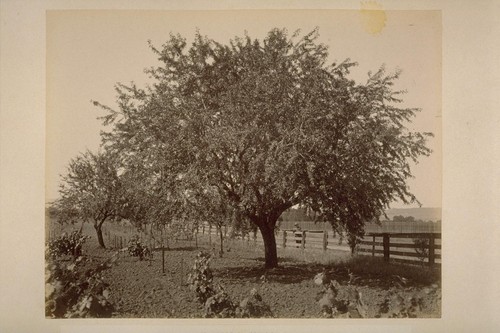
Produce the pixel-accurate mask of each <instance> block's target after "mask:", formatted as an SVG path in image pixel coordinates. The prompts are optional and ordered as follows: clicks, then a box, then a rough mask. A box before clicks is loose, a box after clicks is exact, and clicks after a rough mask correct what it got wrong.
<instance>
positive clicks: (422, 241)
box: [413, 238, 429, 263]
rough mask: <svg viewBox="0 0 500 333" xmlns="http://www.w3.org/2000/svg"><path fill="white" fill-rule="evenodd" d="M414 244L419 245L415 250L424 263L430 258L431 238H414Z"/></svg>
mask: <svg viewBox="0 0 500 333" xmlns="http://www.w3.org/2000/svg"><path fill="white" fill-rule="evenodd" d="M413 244H415V245H416V246H417V247H416V248H415V252H416V253H417V254H418V259H419V260H420V261H421V262H422V263H423V262H424V261H425V259H427V258H429V239H428V238H413Z"/></svg>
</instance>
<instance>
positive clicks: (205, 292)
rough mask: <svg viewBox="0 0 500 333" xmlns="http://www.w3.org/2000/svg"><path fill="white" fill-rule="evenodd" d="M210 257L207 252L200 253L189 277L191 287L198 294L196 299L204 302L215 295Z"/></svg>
mask: <svg viewBox="0 0 500 333" xmlns="http://www.w3.org/2000/svg"><path fill="white" fill-rule="evenodd" d="M210 258H211V255H210V254H209V253H207V252H200V253H198V255H197V256H196V259H195V261H194V266H193V268H192V271H191V273H190V274H189V275H188V279H187V282H188V284H189V287H190V288H191V290H192V291H194V292H195V294H196V299H197V300H198V301H199V302H200V303H202V304H205V302H206V301H207V299H208V298H210V297H212V296H214V295H215V289H214V286H213V274H212V270H211V269H210V265H209V263H210Z"/></svg>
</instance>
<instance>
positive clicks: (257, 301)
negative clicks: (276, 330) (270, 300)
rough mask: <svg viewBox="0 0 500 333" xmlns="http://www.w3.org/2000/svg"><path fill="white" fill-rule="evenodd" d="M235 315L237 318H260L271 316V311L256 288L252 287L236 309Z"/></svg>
mask: <svg viewBox="0 0 500 333" xmlns="http://www.w3.org/2000/svg"><path fill="white" fill-rule="evenodd" d="M236 316H237V317H239V318H262V317H272V316H273V313H272V311H271V308H270V307H269V305H268V304H266V303H265V302H264V301H263V299H262V296H261V295H260V294H259V292H258V291H257V289H255V288H253V289H252V290H251V291H250V295H249V296H248V297H246V298H244V299H243V300H242V301H241V302H240V305H239V306H238V308H237V309H236Z"/></svg>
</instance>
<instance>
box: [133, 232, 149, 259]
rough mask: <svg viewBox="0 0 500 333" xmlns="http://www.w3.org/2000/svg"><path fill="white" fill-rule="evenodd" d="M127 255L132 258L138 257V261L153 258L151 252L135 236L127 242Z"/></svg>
mask: <svg viewBox="0 0 500 333" xmlns="http://www.w3.org/2000/svg"><path fill="white" fill-rule="evenodd" d="M127 249H128V253H129V254H130V255H131V256H132V257H139V260H143V259H144V258H151V257H153V252H151V250H150V249H149V248H148V247H147V246H145V245H143V244H142V243H141V241H140V239H139V236H137V235H135V236H133V237H132V238H131V239H130V240H129V241H128V248H127Z"/></svg>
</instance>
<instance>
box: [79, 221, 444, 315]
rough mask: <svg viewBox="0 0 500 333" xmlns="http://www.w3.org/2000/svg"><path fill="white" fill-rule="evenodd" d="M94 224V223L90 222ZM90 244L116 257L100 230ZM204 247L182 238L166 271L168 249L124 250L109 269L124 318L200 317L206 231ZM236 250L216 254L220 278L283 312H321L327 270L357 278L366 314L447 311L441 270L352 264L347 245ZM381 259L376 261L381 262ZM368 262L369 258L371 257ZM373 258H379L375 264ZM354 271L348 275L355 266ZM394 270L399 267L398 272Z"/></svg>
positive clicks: (237, 296)
mask: <svg viewBox="0 0 500 333" xmlns="http://www.w3.org/2000/svg"><path fill="white" fill-rule="evenodd" d="M90 230H91V229H90ZM89 234H90V235H91V236H92V238H91V239H90V240H89V241H88V242H87V243H86V244H85V247H84V253H85V254H86V255H88V256H91V257H92V258H94V259H95V261H96V262H99V261H101V260H105V259H106V258H109V257H110V256H112V255H113V254H115V253H116V252H117V251H116V250H114V249H101V248H99V247H98V245H97V242H96V240H95V238H96V237H95V234H92V233H89ZM197 245H198V247H196V246H195V244H194V242H192V241H191V242H187V241H178V242H175V243H172V244H170V249H168V250H166V251H165V273H162V253H161V251H156V252H154V256H153V259H152V260H151V261H149V260H143V261H141V260H139V259H138V258H137V257H131V256H129V255H128V253H127V252H120V254H119V259H118V260H117V262H116V265H114V266H113V267H112V268H110V269H108V270H107V271H105V272H104V274H103V277H104V278H105V280H106V281H107V282H108V283H109V284H110V289H111V301H112V302H113V303H114V304H115V307H116V308H115V312H114V313H113V317H122V318H123V317H125V318H137V317H139V318H172V317H173V318H201V317H202V316H203V306H202V305H201V304H199V303H198V302H197V300H196V297H195V294H194V292H193V291H191V290H190V289H189V286H188V284H187V275H188V273H189V272H190V270H191V269H192V266H193V263H194V260H195V257H196V255H197V254H198V253H199V251H201V250H205V251H208V252H211V251H214V250H213V245H209V244H208V242H207V239H200V240H199V241H198V244H197ZM227 245H228V248H229V252H225V253H224V254H223V257H222V258H220V257H219V256H218V255H214V256H213V257H212V260H211V263H210V267H211V268H212V270H213V273H214V282H215V283H219V284H221V285H222V286H223V287H224V288H225V290H226V291H227V293H228V294H229V296H230V297H231V299H232V300H233V301H235V302H239V301H240V300H242V299H243V298H244V297H246V296H248V295H249V292H250V290H252V289H253V288H256V289H257V290H258V291H259V293H260V295H262V298H263V300H264V302H266V303H267V304H268V305H269V306H270V308H271V310H272V312H273V315H274V317H276V318H321V317H322V313H321V308H320V306H319V305H318V302H317V299H316V295H317V294H318V292H319V291H320V290H321V287H319V286H318V285H316V284H314V282H313V278H314V276H315V275H316V274H317V273H319V272H321V271H323V270H326V271H327V272H330V274H331V275H332V276H333V277H334V278H335V280H336V281H338V282H339V283H340V284H341V285H345V284H347V281H348V280H349V279H350V278H351V281H352V285H353V286H354V287H355V288H356V289H357V290H358V291H359V292H360V293H361V294H362V299H363V301H364V303H365V304H367V308H368V311H367V317H371V318H374V317H378V316H380V315H381V313H380V309H381V308H383V307H384V302H385V303H388V302H389V303H390V302H396V301H398V299H399V301H404V300H406V301H408V302H409V300H410V299H413V300H414V301H416V302H417V303H418V304H416V312H415V315H416V316H417V317H424V318H430V317H440V316H441V285H440V273H439V272H437V273H436V272H435V271H433V272H428V271H427V270H426V269H425V268H424V267H422V268H421V269H422V271H417V273H418V274H417V275H418V276H416V275H415V274H414V272H415V271H416V270H418V269H419V268H415V267H412V268H411V269H408V272H407V273H405V272H406V269H405V267H404V266H399V265H397V266H398V267H392V266H391V267H385V268H382V269H380V270H378V271H377V270H373V269H372V270H371V271H370V272H368V273H367V272H366V271H365V269H364V268H363V266H364V265H366V263H367V262H366V260H369V259H371V258H362V260H360V262H359V263H358V264H355V265H349V264H347V263H348V262H349V260H350V258H349V257H350V256H349V255H348V254H346V253H345V252H342V253H341V252H339V253H335V254H333V257H332V254H329V255H330V258H328V260H317V259H318V258H321V257H322V256H324V254H323V255H322V252H321V251H319V252H318V253H315V254H309V255H307V254H305V253H303V252H301V250H299V249H290V250H280V251H279V256H280V267H278V268H276V269H273V270H269V271H267V272H266V271H265V270H264V269H263V258H262V256H263V250H262V249H260V248H255V247H252V246H245V245H243V244H241V243H239V242H236V241H235V242H230V243H229V244H227ZM378 263H380V265H382V263H381V262H380V261H379V262H376V263H375V264H374V265H375V266H377V265H378ZM368 264H369V263H368ZM369 265H372V266H373V264H369ZM348 268H349V269H350V270H351V273H353V274H354V277H355V278H354V280H353V279H352V276H351V277H350V276H349V270H348ZM392 270H394V271H395V272H398V275H396V274H392V273H393V272H392Z"/></svg>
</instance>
